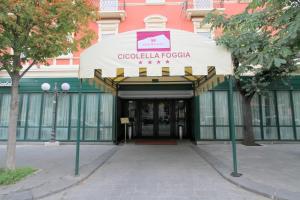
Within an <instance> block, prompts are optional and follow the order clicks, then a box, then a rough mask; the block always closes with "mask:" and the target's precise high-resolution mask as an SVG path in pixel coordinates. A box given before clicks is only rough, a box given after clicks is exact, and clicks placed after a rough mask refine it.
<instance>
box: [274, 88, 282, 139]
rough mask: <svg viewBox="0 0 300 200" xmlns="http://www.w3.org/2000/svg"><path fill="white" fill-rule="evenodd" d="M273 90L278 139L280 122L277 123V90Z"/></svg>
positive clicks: (279, 136) (279, 137)
mask: <svg viewBox="0 0 300 200" xmlns="http://www.w3.org/2000/svg"><path fill="white" fill-rule="evenodd" d="M273 92H274V97H275V99H274V102H275V115H276V127H277V135H278V136H277V137H278V140H281V135H280V124H279V117H278V101H277V92H276V91H273Z"/></svg>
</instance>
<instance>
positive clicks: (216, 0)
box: [183, 0, 224, 10]
mask: <svg viewBox="0 0 300 200" xmlns="http://www.w3.org/2000/svg"><path fill="white" fill-rule="evenodd" d="M183 7H184V9H185V10H187V9H195V10H212V9H214V8H224V0H186V1H184V3H183Z"/></svg>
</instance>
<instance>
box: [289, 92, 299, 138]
mask: <svg viewBox="0 0 300 200" xmlns="http://www.w3.org/2000/svg"><path fill="white" fill-rule="evenodd" d="M289 95H290V105H291V111H292V123H293V132H294V140H297V129H296V121H295V110H294V99H293V93H292V90H290V92H289Z"/></svg>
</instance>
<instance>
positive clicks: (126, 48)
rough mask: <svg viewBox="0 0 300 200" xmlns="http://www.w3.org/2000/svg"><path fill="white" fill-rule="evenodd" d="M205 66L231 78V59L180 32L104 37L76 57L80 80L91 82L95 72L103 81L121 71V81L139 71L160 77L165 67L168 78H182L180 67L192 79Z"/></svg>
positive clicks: (210, 42) (209, 44) (202, 72)
mask: <svg viewBox="0 0 300 200" xmlns="http://www.w3.org/2000/svg"><path fill="white" fill-rule="evenodd" d="M208 66H215V68H216V73H217V74H220V75H221V74H222V75H226V74H232V64H231V55H230V53H229V52H227V51H226V50H225V49H224V48H222V47H220V46H216V44H215V41H213V40H211V39H209V38H205V37H202V36H200V35H197V34H196V33H191V32H186V31H181V30H173V29H166V30H156V31H149V30H137V31H131V32H125V33H120V34H118V35H115V36H111V37H107V38H105V39H103V40H102V41H101V42H99V43H97V44H95V45H93V46H91V47H90V48H88V49H86V50H85V51H84V52H83V53H82V54H81V57H80V71H79V76H80V78H93V77H94V70H95V69H102V76H103V77H115V76H116V71H117V68H124V76H125V77H135V76H139V68H147V76H161V75H162V67H169V70H170V75H171V76H182V75H184V67H192V71H193V75H206V74H207V68H208Z"/></svg>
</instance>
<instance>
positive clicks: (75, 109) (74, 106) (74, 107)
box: [70, 94, 84, 140]
mask: <svg viewBox="0 0 300 200" xmlns="http://www.w3.org/2000/svg"><path fill="white" fill-rule="evenodd" d="M71 98H72V105H71V112H72V115H71V127H72V128H71V135H70V139H71V140H76V138H77V120H78V101H79V95H78V94H71ZM83 104H84V95H82V97H81V118H80V119H81V124H82V123H83V117H82V116H83ZM81 127H82V126H81ZM80 138H81V139H82V128H81V131H80Z"/></svg>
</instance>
